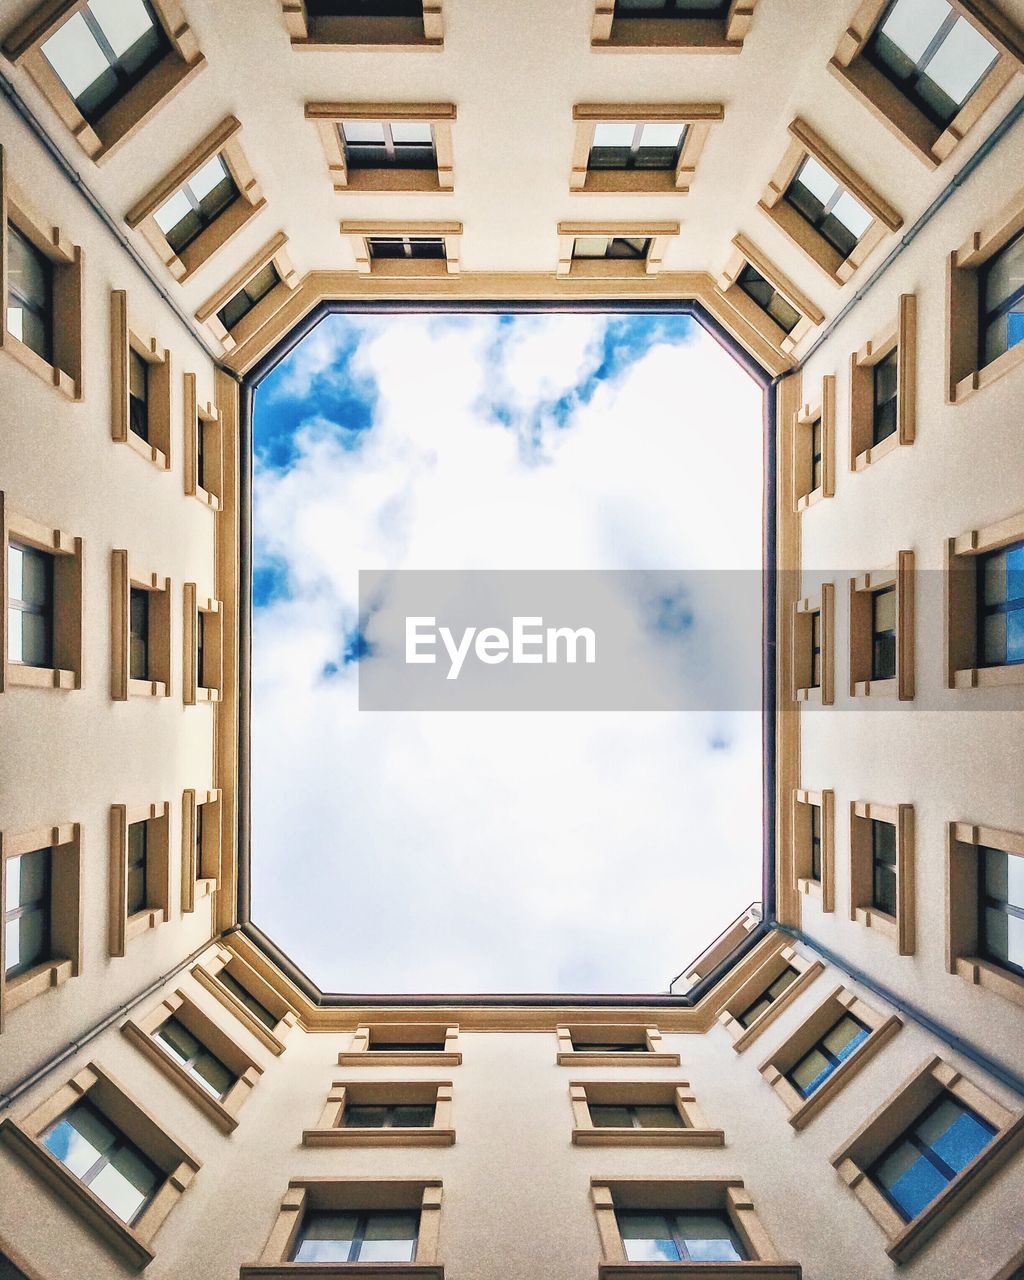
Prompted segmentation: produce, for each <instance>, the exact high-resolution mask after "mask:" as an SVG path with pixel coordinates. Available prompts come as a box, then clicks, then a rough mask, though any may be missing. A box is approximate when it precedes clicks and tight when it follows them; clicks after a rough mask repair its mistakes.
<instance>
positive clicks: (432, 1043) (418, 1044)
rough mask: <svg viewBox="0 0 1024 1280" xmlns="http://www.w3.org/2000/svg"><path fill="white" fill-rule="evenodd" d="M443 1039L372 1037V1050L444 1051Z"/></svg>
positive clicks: (379, 1051) (404, 1051)
mask: <svg viewBox="0 0 1024 1280" xmlns="http://www.w3.org/2000/svg"><path fill="white" fill-rule="evenodd" d="M444 1050H445V1042H444V1041H443V1040H411V1041H410V1040H386V1039H385V1040H378V1039H377V1038H376V1037H375V1036H371V1038H370V1051H371V1052H373V1053H443V1052H444Z"/></svg>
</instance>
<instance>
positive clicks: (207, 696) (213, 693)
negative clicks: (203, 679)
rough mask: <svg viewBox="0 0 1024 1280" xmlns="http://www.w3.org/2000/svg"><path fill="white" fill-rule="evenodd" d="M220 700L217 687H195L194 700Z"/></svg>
mask: <svg viewBox="0 0 1024 1280" xmlns="http://www.w3.org/2000/svg"><path fill="white" fill-rule="evenodd" d="M220 700H221V693H220V690H219V689H207V688H205V687H204V686H203V685H199V686H198V687H197V688H196V702H220Z"/></svg>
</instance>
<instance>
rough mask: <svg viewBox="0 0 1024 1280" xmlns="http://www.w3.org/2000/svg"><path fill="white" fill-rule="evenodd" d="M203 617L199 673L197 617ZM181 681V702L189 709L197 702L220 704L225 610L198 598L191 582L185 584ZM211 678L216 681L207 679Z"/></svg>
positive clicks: (211, 599) (208, 597)
mask: <svg viewBox="0 0 1024 1280" xmlns="http://www.w3.org/2000/svg"><path fill="white" fill-rule="evenodd" d="M200 614H202V615H203V623H202V627H203V670H202V671H200V670H199V625H200V624H199V615H200ZM183 616H184V624H185V641H184V646H183V652H184V666H185V670H184V680H183V684H182V699H183V701H184V703H185V705H186V706H189V707H192V706H195V705H196V704H197V703H200V702H220V700H221V693H222V685H223V665H222V661H221V650H222V642H221V641H222V637H221V631H222V628H223V625H224V611H223V609H222V608H221V603H220V601H219V600H214V599H213V597H212V596H200V595H198V594H197V591H196V584H195V583H194V582H186V583H185V601H184V608H183ZM211 674H212V675H214V676H215V677H216V679H215V680H212V681H211V679H210V676H211Z"/></svg>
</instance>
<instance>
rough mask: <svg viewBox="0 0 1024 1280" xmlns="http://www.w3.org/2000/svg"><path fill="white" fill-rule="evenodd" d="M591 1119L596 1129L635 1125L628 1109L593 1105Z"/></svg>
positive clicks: (591, 1105)
mask: <svg viewBox="0 0 1024 1280" xmlns="http://www.w3.org/2000/svg"><path fill="white" fill-rule="evenodd" d="M577 1052H578V1051H577ZM590 1119H591V1120H592V1121H593V1123H594V1127H595V1129H629V1128H632V1125H633V1120H632V1117H631V1116H630V1114H629V1108H628V1107H614V1106H604V1105H600V1106H599V1105H596V1104H594V1103H591V1104H590Z"/></svg>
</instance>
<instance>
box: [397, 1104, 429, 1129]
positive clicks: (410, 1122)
mask: <svg viewBox="0 0 1024 1280" xmlns="http://www.w3.org/2000/svg"><path fill="white" fill-rule="evenodd" d="M391 1123H392V1124H393V1125H394V1126H395V1128H396V1129H429V1128H430V1127H431V1126H432V1125H433V1123H434V1108H433V1107H432V1106H431V1105H430V1104H429V1103H425V1104H423V1105H422V1106H412V1105H411V1104H410V1105H399V1106H395V1107H392V1108H391Z"/></svg>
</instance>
